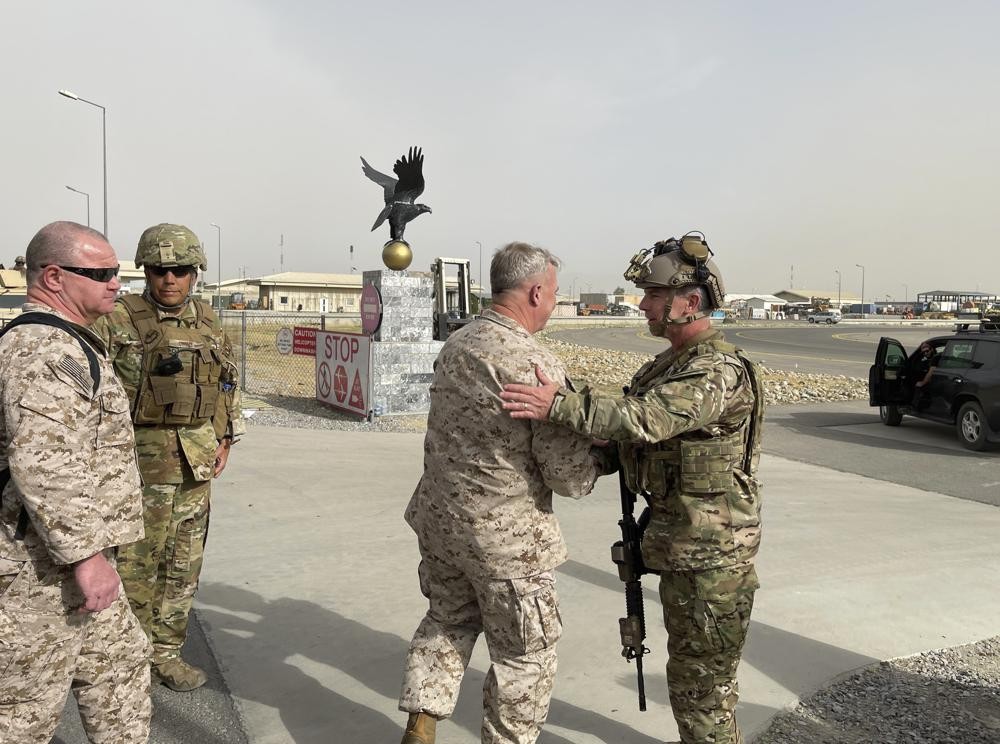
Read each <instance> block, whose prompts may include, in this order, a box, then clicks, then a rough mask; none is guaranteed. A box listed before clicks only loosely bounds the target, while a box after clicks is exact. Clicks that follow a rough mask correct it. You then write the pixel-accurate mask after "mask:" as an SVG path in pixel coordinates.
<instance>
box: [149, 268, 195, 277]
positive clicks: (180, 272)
mask: <svg viewBox="0 0 1000 744" xmlns="http://www.w3.org/2000/svg"><path fill="white" fill-rule="evenodd" d="M146 268H147V269H149V273H150V274H152V275H153V276H160V277H163V276H166V275H167V272H170V273H171V274H173V275H174V276H176V277H182V276H187V275H188V274H194V273H195V272H196V271H198V269H196V268H195V267H194V266H147V267H146Z"/></svg>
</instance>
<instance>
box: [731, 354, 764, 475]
mask: <svg viewBox="0 0 1000 744" xmlns="http://www.w3.org/2000/svg"><path fill="white" fill-rule="evenodd" d="M736 356H737V357H739V360H740V361H741V362H742V363H743V369H745V370H746V373H747V379H748V380H749V381H750V385H751V387H752V388H753V393H754V402H753V410H752V411H751V412H750V423H749V424H748V426H747V438H746V442H745V443H744V446H743V465H742V469H743V472H744V473H746V474H747V475H754V474H755V473H756V472H757V464H758V463H759V462H760V435H761V431H762V429H763V428H764V382H763V380H761V379H760V375H759V374H758V372H759V370H758V369H757V366H756V365H755V364H754V363H753V362H752V361H750V359H749V358H748V357H747V356H746V355H745V354H744V353H743V350H742V349H738V350H737V352H736Z"/></svg>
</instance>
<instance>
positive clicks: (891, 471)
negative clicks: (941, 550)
mask: <svg viewBox="0 0 1000 744" xmlns="http://www.w3.org/2000/svg"><path fill="white" fill-rule="evenodd" d="M763 448H764V451H765V452H767V453H769V454H773V455H778V456H779V457H784V458H787V459H790V460H797V461H799V462H806V463H810V464H812V465H820V466H822V467H826V468H831V469H833V470H839V471H841V472H844V473H854V474H856V475H863V476H867V477H869V478H876V479H878V480H882V481H888V482H890V483H895V484H898V485H904V486H912V487H913V488H919V489H921V490H924V491H933V492H935V493H943V494H946V495H948V496H954V497H955V498H960V499H966V500H968V501H978V502H980V503H983V504H990V505H992V506H1000V450H997V449H992V450H989V451H987V452H971V451H969V450H967V449H965V448H963V447H962V445H961V444H959V443H958V438H957V437H956V435H955V430H954V429H953V428H951V427H949V426H942V425H941V424H935V423H932V422H929V421H921V420H920V419H915V418H910V417H909V416H906V417H904V418H903V424H902V425H901V426H896V427H892V426H886V425H885V424H883V423H882V422H881V421H880V420H879V417H878V409H877V408H870V407H869V406H868V404H867V402H865V401H850V402H846V403H817V404H811V405H789V406H770V407H769V408H768V409H767V416H766V420H765V423H764V437H763ZM817 487H821V486H819V485H818V486H817Z"/></svg>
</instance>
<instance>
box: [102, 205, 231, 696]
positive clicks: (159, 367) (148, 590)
mask: <svg viewBox="0 0 1000 744" xmlns="http://www.w3.org/2000/svg"><path fill="white" fill-rule="evenodd" d="M135 264H136V266H137V267H140V266H141V267H143V268H144V269H145V273H146V291H145V292H144V293H143V294H142V295H141V296H138V295H125V296H123V297H120V298H119V299H118V301H117V302H116V303H115V308H114V310H113V311H112V312H111V313H110V314H109V315H106V316H105V317H103V318H101V320H100V321H99V322H98V323H97V324H96V325H95V330H96V331H97V332H98V333H99V334H100V335H101V336H102V337H103V338H104V340H105V343H106V345H107V347H108V353H109V355H110V356H111V359H112V362H113V364H114V368H115V373H116V374H117V375H118V377H119V378H120V379H121V381H122V383H123V384H124V386H125V390H126V392H127V393H128V396H129V405H130V411H131V414H132V422H133V424H134V425H135V439H136V455H137V459H138V462H139V471H140V472H141V474H142V479H143V483H144V487H143V504H144V518H145V526H146V537H145V539H143V540H141V541H139V542H137V543H134V544H132V545H130V546H128V547H127V548H126V549H124V550H123V551H122V552H121V553H120V554H119V559H118V560H119V571H120V573H121V576H122V581H123V583H124V585H125V593H126V594H127V595H128V598H129V601H130V602H131V604H132V608H133V609H134V610H135V613H136V616H137V617H138V618H139V621H140V622H141V623H142V626H143V628H144V629H145V630H146V632H147V634H148V635H149V638H150V640H151V641H152V644H153V659H152V664H153V665H152V673H153V679H154V680H156V681H159V682H160V683H162V684H164V685H166V686H167V687H169V688H170V689H172V690H178V691H187V690H193V689H196V688H198V687H200V686H201V685H203V684H204V683H205V681H206V676H205V673H204V672H203V671H202V670H201V669H198V668H197V667H194V666H192V665H190V664H188V663H187V662H185V661H184V660H183V659H182V658H181V655H180V652H181V647H182V646H183V645H184V640H185V637H186V635H187V624H188V616H189V614H190V612H191V604H192V602H193V600H194V593H195V590H196V589H197V587H198V575H199V573H200V571H201V563H202V553H203V549H204V545H205V537H206V532H207V529H208V512H209V495H210V484H211V480H212V478H217V477H218V476H219V475H220V474H221V473H222V471H223V469H224V468H225V467H226V462H227V461H228V458H229V448H230V446H231V445H232V444H233V442H234V441H235V438H236V437H238V436H239V435H240V434H242V433H243V421H242V416H241V412H240V406H239V391H238V386H237V374H236V365H235V363H234V360H233V354H232V348H231V347H230V344H229V340H228V339H227V338H226V336H225V334H224V333H223V330H222V324H221V323H220V321H219V318H218V317H217V316H216V315H215V313H214V312H213V311H212V309H211V308H210V307H209V306H208V304H207V303H205V302H203V301H202V300H199V299H197V298H194V297H191V289H192V288H193V286H194V284H195V282H196V281H197V277H198V269H199V268H200V269H202V270H205V269H207V268H208V262H207V261H206V260H205V252H204V250H203V249H202V246H201V242H200V241H199V240H198V238H197V236H196V235H195V234H194V233H193V232H191V230H189V229H188V228H186V227H184V226H183V225H171V224H161V225H154V226H153V227H150V228H148V229H147V230H146V231H144V232H143V233H142V236H141V237H140V238H139V247H138V250H137V251H136V254H135Z"/></svg>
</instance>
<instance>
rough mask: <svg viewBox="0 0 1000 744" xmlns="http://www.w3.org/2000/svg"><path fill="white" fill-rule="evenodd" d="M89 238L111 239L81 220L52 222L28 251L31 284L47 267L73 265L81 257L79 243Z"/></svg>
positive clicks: (32, 284)
mask: <svg viewBox="0 0 1000 744" xmlns="http://www.w3.org/2000/svg"><path fill="white" fill-rule="evenodd" d="M87 238H90V239H97V240H100V242H102V243H106V242H107V239H106V238H105V237H104V236H103V235H102V234H101V233H99V232H98V231H97V230H94V229H93V228H90V227H86V226H85V225H81V224H80V223H78V222H66V221H63V222H52V223H50V224H48V225H46V226H45V227H43V228H42V229H41V230H39V231H38V232H37V233H35V237H33V238H32V239H31V242H30V243H28V247H27V249H26V250H25V251H24V260H25V263H26V264H27V265H28V275H27V282H28V286H29V287H31V286H34V285H35V283H36V282H37V281H38V277H40V276H41V274H42V267H43V266H50V265H55V266H73V265H74V263H75V261H76V259H77V252H78V250H79V245H78V244H79V242H80V241H81V240H83V239H87Z"/></svg>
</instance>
